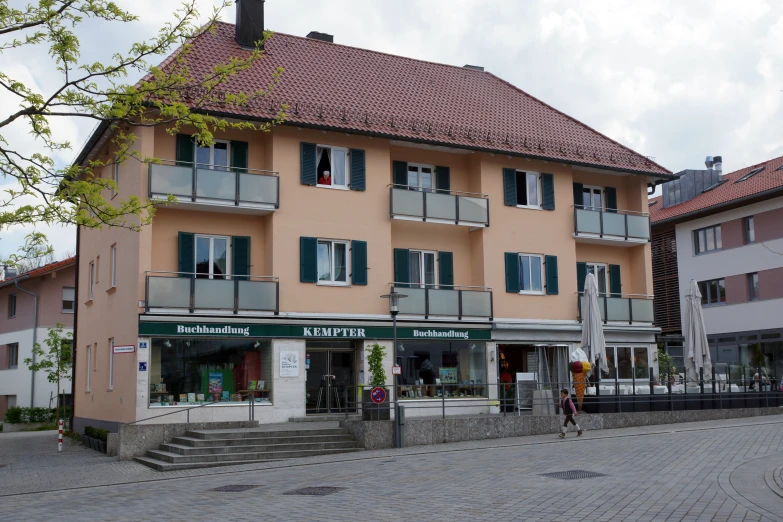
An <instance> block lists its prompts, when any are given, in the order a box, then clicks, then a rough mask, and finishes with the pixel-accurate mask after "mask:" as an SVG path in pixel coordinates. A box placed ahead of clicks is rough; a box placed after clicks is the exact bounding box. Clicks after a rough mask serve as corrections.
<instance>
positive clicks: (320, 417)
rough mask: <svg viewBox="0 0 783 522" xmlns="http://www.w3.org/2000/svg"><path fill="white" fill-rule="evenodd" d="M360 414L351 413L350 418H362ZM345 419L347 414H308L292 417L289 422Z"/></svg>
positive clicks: (337, 420)
mask: <svg viewBox="0 0 783 522" xmlns="http://www.w3.org/2000/svg"><path fill="white" fill-rule="evenodd" d="M361 418H362V416H361V415H360V414H355V413H351V414H349V415H348V420H361ZM344 419H345V414H344V413H341V414H335V415H308V416H307V417H291V418H289V419H288V422H339V421H341V420H344Z"/></svg>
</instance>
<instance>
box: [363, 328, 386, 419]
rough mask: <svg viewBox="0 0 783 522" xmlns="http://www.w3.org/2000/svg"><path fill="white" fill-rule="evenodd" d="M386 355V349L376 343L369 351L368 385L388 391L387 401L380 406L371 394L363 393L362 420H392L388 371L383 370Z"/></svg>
mask: <svg viewBox="0 0 783 522" xmlns="http://www.w3.org/2000/svg"><path fill="white" fill-rule="evenodd" d="M384 355H386V347H385V346H381V345H380V344H378V343H374V344H373V345H372V346H371V347H370V349H369V350H367V369H368V370H369V373H370V380H369V381H368V383H367V384H368V385H369V386H370V387H371V388H376V387H380V388H383V389H384V390H386V401H384V402H383V403H382V404H380V405H378V404H375V403H374V402H372V397H371V394H370V393H369V390H367V392H368V393H362V420H389V419H391V410H390V407H389V401H390V400H391V396H390V394H389V388H388V387H387V385H386V370H385V369H384V368H383V357H384Z"/></svg>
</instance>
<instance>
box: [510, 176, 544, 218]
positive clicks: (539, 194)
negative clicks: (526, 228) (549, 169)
mask: <svg viewBox="0 0 783 522" xmlns="http://www.w3.org/2000/svg"><path fill="white" fill-rule="evenodd" d="M516 174H525V193H526V194H527V200H528V201H530V193H529V192H528V191H527V182H528V178H529V177H530V176H534V177H535V178H536V193H537V194H536V197H537V198H538V204H537V205H530V204H527V205H520V204H519V201H517V208H532V209H538V210H541V205H542V203H543V201H542V199H543V197H542V190H541V173H540V172H534V171H529V170H517V171H516V173H515V175H516ZM514 181H515V182H516V179H514ZM515 185H516V183H515ZM514 199H515V200H516V199H517V194H516V193H515V194H514Z"/></svg>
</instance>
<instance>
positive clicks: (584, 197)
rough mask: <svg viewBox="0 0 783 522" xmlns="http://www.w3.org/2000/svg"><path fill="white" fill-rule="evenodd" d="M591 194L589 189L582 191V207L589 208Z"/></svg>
mask: <svg viewBox="0 0 783 522" xmlns="http://www.w3.org/2000/svg"><path fill="white" fill-rule="evenodd" d="M591 192H592V190H591V189H589V188H586V189H582V205H584V206H585V208H587V207H590V206H591V205H592V196H591Z"/></svg>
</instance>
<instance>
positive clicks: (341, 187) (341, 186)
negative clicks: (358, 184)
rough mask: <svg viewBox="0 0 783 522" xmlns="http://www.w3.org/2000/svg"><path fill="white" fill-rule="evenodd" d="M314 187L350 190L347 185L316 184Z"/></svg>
mask: <svg viewBox="0 0 783 522" xmlns="http://www.w3.org/2000/svg"><path fill="white" fill-rule="evenodd" d="M316 187H320V188H326V189H334V190H350V189H349V188H348V187H346V186H343V185H316Z"/></svg>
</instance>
